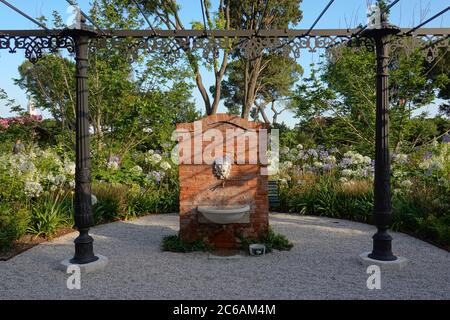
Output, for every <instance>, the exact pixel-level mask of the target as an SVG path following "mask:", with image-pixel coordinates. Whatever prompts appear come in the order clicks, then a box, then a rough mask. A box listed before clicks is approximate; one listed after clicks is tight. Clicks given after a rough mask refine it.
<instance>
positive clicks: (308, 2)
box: [0, 0, 450, 126]
mask: <svg viewBox="0 0 450 320" xmlns="http://www.w3.org/2000/svg"><path fill="white" fill-rule="evenodd" d="M9 2H10V3H11V4H14V5H15V6H17V7H18V8H20V9H21V10H23V11H25V12H26V13H27V14H29V15H31V16H33V17H37V16H41V15H44V16H46V17H48V18H49V20H51V13H52V11H53V10H57V11H58V12H59V13H60V14H61V15H62V16H63V17H67V16H68V14H67V13H66V10H67V2H66V1H64V0H9ZM90 2H91V1H90V0H79V1H78V3H79V5H80V7H81V9H82V10H83V11H86V12H87V11H88V10H89V7H90ZM178 2H179V3H180V5H181V6H182V12H181V17H182V19H183V21H184V23H185V25H186V26H188V25H189V23H190V22H192V21H194V20H196V21H200V20H201V8H200V2H199V1H198V0H179V1H178ZM217 2H218V0H212V3H213V8H214V7H217V5H215V4H216V3H217ZM370 2H372V1H370V0H336V1H335V2H334V3H333V5H332V6H331V8H330V9H329V10H328V12H327V13H326V14H325V16H324V17H323V18H322V20H321V21H320V22H319V23H318V24H317V26H316V29H330V28H347V27H351V28H352V27H356V26H358V25H359V24H360V23H362V24H365V23H366V8H367V3H370ZM327 3H328V0H303V3H302V5H301V8H302V10H303V15H304V18H303V20H302V21H301V22H300V24H299V25H298V26H296V28H298V29H307V28H309V27H310V26H311V25H312V23H313V22H314V20H315V19H316V18H317V16H318V15H319V14H320V12H321V11H322V10H323V8H324V7H325V6H326V4H327ZM448 5H450V0H401V1H400V2H399V3H398V4H397V5H396V6H395V7H394V8H393V10H392V12H391V22H392V23H394V24H397V25H399V26H401V27H405V28H407V27H413V26H416V25H417V24H419V23H420V22H421V21H424V20H426V19H427V18H429V17H431V16H432V15H434V14H435V13H437V12H439V11H441V10H442V9H444V8H446V7H447V6H448ZM426 27H446V28H449V27H450V12H447V13H446V14H444V15H442V16H441V17H440V18H438V19H436V20H434V21H433V22H431V23H429V24H428V25H426ZM34 28H37V26H35V25H34V24H33V23H32V22H30V21H28V20H26V19H25V18H23V17H22V16H20V15H19V14H17V13H16V12H14V11H12V10H11V9H9V8H8V7H6V6H5V5H3V4H2V3H0V30H1V29H34ZM320 55H321V52H317V53H314V54H312V53H309V52H307V51H304V52H303V54H302V57H301V58H299V63H300V64H301V65H302V66H303V68H304V69H305V76H307V75H308V73H309V65H310V64H311V63H312V62H315V63H318V62H319V61H320V59H319V56H320ZM23 60H24V54H23V52H21V51H19V52H18V53H16V54H9V53H8V52H7V51H6V50H1V51H0V66H1V69H0V70H1V72H0V88H3V89H5V90H6V92H7V93H8V94H9V96H10V97H11V98H14V99H16V101H17V102H19V103H20V104H22V105H24V106H25V105H26V102H27V98H26V94H25V92H23V91H22V90H20V88H18V87H17V86H15V85H14V83H13V80H12V79H13V78H17V77H18V72H17V68H18V66H19V65H20V64H21V63H22V62H23ZM202 73H203V78H204V81H205V85H206V86H207V87H209V86H210V85H211V84H212V83H213V75H212V74H210V73H208V72H207V71H206V70H203V71H202ZM299 80H301V79H299ZM193 96H194V99H195V100H196V103H197V106H198V108H203V103H202V100H201V98H200V95H199V94H198V92H197V90H195V91H194V93H193ZM220 109H221V110H219V111H224V110H223V108H220ZM435 109H436V107H435V106H430V107H428V108H426V110H428V111H430V112H433V111H434V110H435ZM8 115H10V114H9V110H8V109H7V107H6V106H5V105H4V104H3V102H0V117H5V116H8ZM269 116H270V113H269ZM279 119H280V121H285V122H286V123H287V124H289V125H291V126H292V125H293V124H294V123H295V119H293V117H292V114H290V113H287V112H286V113H284V114H282V115H281V116H280V117H279Z"/></svg>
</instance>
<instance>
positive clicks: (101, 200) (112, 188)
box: [92, 183, 129, 224]
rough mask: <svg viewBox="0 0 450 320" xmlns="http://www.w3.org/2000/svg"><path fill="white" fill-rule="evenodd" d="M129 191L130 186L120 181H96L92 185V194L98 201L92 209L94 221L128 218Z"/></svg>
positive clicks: (97, 222) (101, 221)
mask: <svg viewBox="0 0 450 320" xmlns="http://www.w3.org/2000/svg"><path fill="white" fill-rule="evenodd" d="M128 193H129V187H127V186H125V185H122V184H119V183H95V184H94V185H93V186H92V194H94V195H95V197H96V198H97V201H98V202H97V204H96V205H94V206H93V209H92V210H93V214H94V223H95V224H99V223H104V222H110V221H116V220H122V219H126V218H127V217H128V209H127V199H128Z"/></svg>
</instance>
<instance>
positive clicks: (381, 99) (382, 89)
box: [363, 22, 400, 261]
mask: <svg viewBox="0 0 450 320" xmlns="http://www.w3.org/2000/svg"><path fill="white" fill-rule="evenodd" d="M399 32H400V29H399V28H397V27H395V26H392V25H390V24H388V23H386V22H383V23H382V25H381V28H379V29H367V30H365V31H364V33H363V35H364V36H365V37H371V38H373V39H374V41H375V47H376V57H377V75H376V95H377V101H376V124H375V125H376V136H375V183H374V194H375V198H374V215H373V217H374V222H375V225H376V227H377V233H376V234H375V235H374V236H373V250H372V253H371V254H369V258H372V259H375V260H381V261H394V260H397V257H396V256H394V254H393V253H392V237H391V236H390V235H389V233H388V229H389V226H390V224H391V220H392V207H391V157H390V152H389V87H388V77H389V70H388V63H389V48H388V44H387V40H388V39H389V36H390V35H394V34H397V33H399Z"/></svg>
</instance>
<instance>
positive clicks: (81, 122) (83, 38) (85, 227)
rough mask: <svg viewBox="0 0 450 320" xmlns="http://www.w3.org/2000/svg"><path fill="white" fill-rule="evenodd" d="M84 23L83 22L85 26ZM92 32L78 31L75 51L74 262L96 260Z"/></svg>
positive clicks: (75, 33) (75, 35)
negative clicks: (90, 83) (91, 129)
mask: <svg viewBox="0 0 450 320" xmlns="http://www.w3.org/2000/svg"><path fill="white" fill-rule="evenodd" d="M83 26H84V24H82V28H83ZM89 37H90V32H89V31H85V30H75V31H74V40H75V53H76V57H75V60H76V80H77V83H76V91H77V98H76V173H75V226H76V228H77V229H78V231H79V232H80V235H79V236H78V237H77V238H76V239H75V241H74V242H75V256H74V257H73V259H71V261H70V262H71V263H77V264H85V263H89V262H93V261H96V260H97V259H98V257H96V256H95V255H94V248H93V242H94V240H93V239H92V237H91V236H90V235H89V228H90V227H91V226H92V225H93V224H94V220H93V214H92V202H91V156H90V148H89V105H88V95H89V93H88V49H89Z"/></svg>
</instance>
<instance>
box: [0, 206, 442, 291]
mask: <svg viewBox="0 0 450 320" xmlns="http://www.w3.org/2000/svg"><path fill="white" fill-rule="evenodd" d="M270 221H271V225H272V226H273V227H274V229H275V230H276V231H278V232H281V233H283V234H285V235H286V236H287V237H288V238H289V239H290V240H291V241H292V242H293V243H294V245H295V246H294V248H293V249H292V250H291V251H290V252H278V251H276V252H274V253H271V254H268V255H266V256H263V257H250V256H245V257H243V258H241V259H237V260H209V259H208V258H207V257H208V255H207V254H204V253H190V254H178V253H169V252H161V250H160V248H159V247H160V244H161V239H162V237H163V236H164V235H167V234H174V233H176V231H177V230H178V216H177V215H153V216H147V217H144V218H140V219H138V220H135V221H131V222H117V223H111V224H107V225H102V226H98V227H95V228H93V229H92V235H93V236H94V238H95V251H96V253H99V254H102V255H105V256H107V257H108V258H109V265H108V267H107V268H106V269H105V270H104V271H101V272H97V273H93V274H83V275H82V280H81V287H82V288H81V290H68V289H67V287H66V280H67V277H68V275H67V274H65V273H64V272H62V271H58V270H56V265H57V264H58V263H59V262H60V261H62V260H63V259H65V258H67V257H69V256H71V255H73V243H72V241H73V239H74V238H75V237H76V235H77V234H76V233H72V234H68V235H66V236H63V237H61V238H58V239H55V240H54V241H52V242H49V243H44V244H41V245H39V246H36V247H34V248H32V249H31V250H29V251H27V252H24V253H22V254H20V255H19V256H16V257H15V258H13V259H11V260H9V261H0V271H1V272H0V299H450V272H449V271H450V254H449V253H448V252H446V251H444V250H441V249H438V248H436V247H434V246H432V245H430V244H427V243H425V242H422V241H420V240H417V239H414V238H412V237H409V236H407V235H404V234H400V233H392V234H393V236H394V242H393V247H394V250H395V252H396V253H398V254H400V255H402V256H405V257H407V258H409V259H410V260H411V261H410V264H409V265H408V267H407V268H406V270H404V271H389V272H388V271H385V272H383V273H382V278H381V283H382V289H381V290H368V289H367V287H366V280H367V277H368V274H366V270H365V268H364V267H362V266H361V265H360V264H359V263H358V260H357V257H358V255H359V254H360V253H362V252H364V251H369V250H370V249H371V236H372V235H373V233H374V231H375V229H374V227H372V226H368V225H364V224H360V223H354V222H348V221H343V220H336V219H328V218H317V217H300V216H293V215H285V214H273V215H271V219H270Z"/></svg>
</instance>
